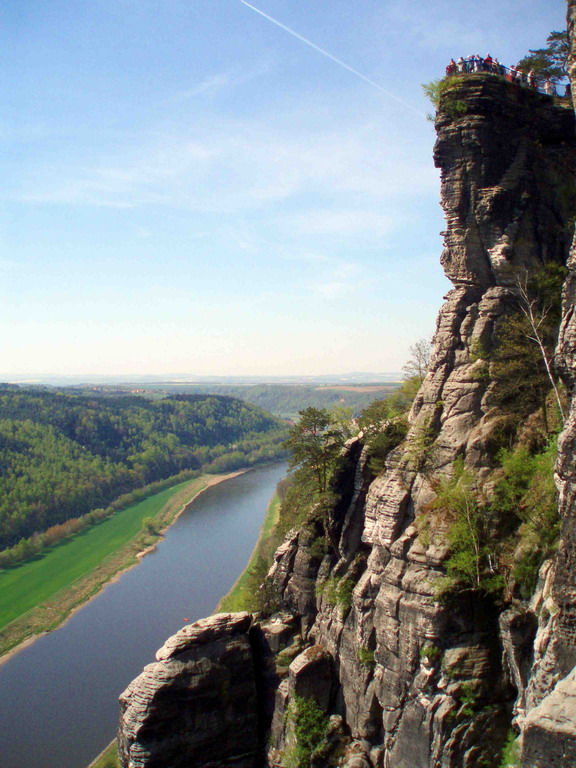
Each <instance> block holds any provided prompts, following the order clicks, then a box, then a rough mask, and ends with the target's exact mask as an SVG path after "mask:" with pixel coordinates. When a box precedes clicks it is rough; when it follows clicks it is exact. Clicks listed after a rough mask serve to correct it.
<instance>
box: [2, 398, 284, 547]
mask: <svg viewBox="0 0 576 768" xmlns="http://www.w3.org/2000/svg"><path fill="white" fill-rule="evenodd" d="M285 437H286V431H285V425H284V424H283V423H282V422H281V421H279V420H278V419H275V418H273V417H272V416H270V415H269V414H266V413H264V411H262V410H261V409H260V408H257V407H255V406H253V405H250V404H248V403H245V402H242V401H240V400H237V399H235V398H232V397H224V396H214V395H175V396H173V397H170V398H165V399H162V400H155V401H152V400H148V399H145V398H142V397H135V396H123V397H90V396H86V395H77V394H65V393H62V392H46V391H34V390H25V389H20V388H18V387H15V386H10V385H2V386H0V549H3V548H5V547H10V546H13V545H14V544H15V543H17V542H18V540H19V539H21V538H23V537H29V536H31V535H32V534H33V533H35V532H40V531H44V530H46V529H47V528H49V527H50V526H54V525H57V524H59V523H62V522H63V521H65V520H68V519H70V518H76V517H79V516H80V515H83V514H85V513H87V512H89V511H90V510H92V509H95V508H98V507H103V506H106V505H107V504H109V503H110V502H111V501H112V500H113V499H115V498H117V497H118V496H120V495H121V494H124V493H127V492H129V491H131V490H133V489H135V488H140V487H142V486H144V485H147V484H149V483H152V482H154V481H158V480H161V479H163V478H167V477H170V476H172V475H176V474H177V473H179V472H181V471H182V470H189V469H200V468H202V469H205V470H207V471H213V472H220V471H227V470H229V469H235V468H238V467H240V466H246V465H249V464H254V463H257V462H259V461H266V460H268V459H271V458H274V457H276V456H278V455H279V454H280V453H281V452H282V450H283V449H282V447H281V443H282V441H283V440H284V439H285Z"/></svg>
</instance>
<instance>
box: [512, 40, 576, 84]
mask: <svg viewBox="0 0 576 768" xmlns="http://www.w3.org/2000/svg"><path fill="white" fill-rule="evenodd" d="M546 43H547V46H546V47H545V48H537V49H536V50H530V55H529V56H525V57H524V58H523V59H522V61H520V62H519V64H518V66H519V67H520V69H521V70H523V71H524V72H529V71H530V70H532V71H533V72H534V74H535V75H536V77H538V78H548V79H550V80H552V81H553V82H555V83H557V82H558V81H560V80H562V79H564V78H565V77H567V74H568V71H567V66H568V52H569V45H568V32H567V31H566V30H564V31H563V32H551V33H550V34H549V35H548V37H547V38H546Z"/></svg>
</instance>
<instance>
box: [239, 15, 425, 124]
mask: <svg viewBox="0 0 576 768" xmlns="http://www.w3.org/2000/svg"><path fill="white" fill-rule="evenodd" d="M240 2H241V3H242V5H246V6H247V7H248V8H251V9H252V10H253V11H255V12H256V13H259V14H260V16H263V17H264V18H265V19H268V21H271V22H272V24H275V25H276V26H277V27H280V29H283V30H284V31H285V32H288V34H289V35H292V37H295V38H296V39H297V40H300V42H302V43H305V44H306V45H309V46H310V48H314V50H315V51H318V53H321V54H322V56H326V58H328V59H330V60H331V61H334V62H335V63H336V64H339V65H340V66H341V67H344V69H347V70H348V72H352V74H353V75H356V77H359V78H360V79H361V80H364V82H365V83H368V84H369V85H372V86H374V88H377V89H378V90H379V91H381V92H382V93H385V94H386V96H389V97H390V98H391V99H394V101H397V102H398V103H399V104H402V106H404V107H406V108H407V109H411V110H412V112H416V114H418V115H420V116H421V117H425V115H424V113H423V112H420V110H419V109H416V107H413V106H412V104H409V103H408V102H407V101H404V100H403V99H401V98H400V97H399V96H396V94H394V93H391V92H390V91H388V90H387V89H386V88H383V87H382V86H381V85H380V84H379V83H376V82H374V80H370V78H369V77H366V75H363V74H362V72H358V70H357V69H354V68H353V67H351V66H350V65H349V64H346V62H345V61H341V60H340V59H337V58H336V56H333V55H332V54H331V53H329V52H328V51H325V50H324V48H320V46H319V45H316V44H315V43H313V42H312V41H311V40H308V39H307V38H305V37H302V35H299V34H298V32H295V31H294V30H293V29H290V27H287V26H286V25H285V24H282V23H281V22H280V21H277V20H276V19H273V18H272V16H268V14H267V13H264V11H261V10H259V9H258V8H255V7H254V6H253V5H250V3H247V2H246V0H240Z"/></svg>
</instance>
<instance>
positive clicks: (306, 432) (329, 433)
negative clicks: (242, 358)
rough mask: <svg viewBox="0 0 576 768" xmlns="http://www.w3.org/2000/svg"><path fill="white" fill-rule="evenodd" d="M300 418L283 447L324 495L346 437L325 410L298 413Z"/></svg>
mask: <svg viewBox="0 0 576 768" xmlns="http://www.w3.org/2000/svg"><path fill="white" fill-rule="evenodd" d="M299 416H300V418H299V420H298V422H297V423H296V424H295V425H294V426H293V427H291V429H290V437H289V438H288V440H286V442H285V443H284V447H285V448H287V449H288V450H289V451H291V453H292V458H291V460H290V465H291V467H292V468H294V467H300V468H301V469H302V470H304V472H305V473H306V474H308V475H309V476H310V477H312V478H313V480H314V484H315V487H316V490H317V491H318V493H319V494H323V493H326V490H327V488H328V480H329V479H330V473H331V471H332V469H333V468H334V465H335V463H336V459H337V458H338V454H339V453H340V449H341V447H342V443H343V440H344V437H345V436H344V433H343V430H342V427H341V426H340V425H338V424H336V423H335V421H334V419H333V418H332V416H331V415H330V413H329V412H328V411H327V410H326V409H324V408H313V407H310V408H306V409H305V410H303V411H299Z"/></svg>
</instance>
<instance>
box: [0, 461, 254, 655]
mask: <svg viewBox="0 0 576 768" xmlns="http://www.w3.org/2000/svg"><path fill="white" fill-rule="evenodd" d="M246 471H248V469H244V470H239V471H237V472H230V473H226V474H222V475H202V476H200V477H198V478H194V479H193V480H189V481H186V482H184V483H180V484H178V485H176V486H173V487H172V488H167V489H165V490H163V491H161V492H160V493H158V494H154V495H153V496H150V497H148V498H147V499H144V500H143V501H141V502H138V503H136V504H133V505H131V506H130V507H127V508H126V509H124V510H121V511H120V512H117V513H116V514H115V515H114V516H113V517H111V518H109V519H107V520H105V521H103V522H102V523H100V524H99V525H96V526H93V527H92V528H90V529H88V530H86V531H83V532H82V533H80V534H78V535H77V536H75V537H74V538H72V539H70V540H69V541H66V542H63V543H61V544H59V545H57V546H56V547H54V548H53V549H52V550H51V551H49V552H47V553H46V554H44V555H42V556H39V557H37V558H35V559H34V560H32V561H30V562H27V563H23V564H22V565H20V566H16V567H14V568H11V569H8V570H6V571H4V572H2V573H0V615H2V617H3V619H4V625H3V626H2V628H1V629H0V663H2V662H4V661H6V660H7V659H8V658H10V657H11V656H12V655H13V654H14V653H16V652H18V651H19V650H21V649H22V648H23V647H25V646H26V645H29V644H30V643H31V642H33V641H34V640H35V639H36V638H37V637H38V636H40V635H42V634H44V633H46V632H50V631H52V630H54V629H56V627H58V626H60V625H61V624H63V623H64V622H65V621H66V620H67V619H68V618H69V617H70V616H71V615H73V613H75V612H76V611H77V610H78V609H79V608H80V607H82V606H83V605H84V604H85V603H86V602H87V601H89V600H91V599H93V598H94V597H95V596H96V595H98V594H99V593H100V592H101V591H102V590H103V589H104V588H105V587H106V586H107V585H108V584H110V583H111V582H112V581H114V580H115V579H117V578H118V577H119V576H120V575H121V574H122V573H123V572H124V571H126V570H128V569H129V568H132V567H133V566H134V565H136V564H137V563H138V562H139V558H141V557H142V556H143V555H144V554H146V553H147V552H150V551H151V550H153V549H154V547H155V546H156V544H157V542H158V541H159V540H160V538H161V537H162V536H163V534H164V532H165V531H166V530H167V529H168V528H169V527H170V526H171V525H172V524H173V523H174V521H175V520H176V519H177V518H178V517H179V516H180V515H181V514H182V512H183V511H184V510H185V509H186V508H187V507H188V506H189V504H190V503H191V502H192V501H194V500H195V499H196V498H197V497H198V496H199V495H200V494H201V493H203V491H205V490H206V489H207V488H209V487H210V486H212V485H215V484H217V483H221V482H223V481H225V480H228V479H230V478H232V477H236V476H237V475H240V474H242V473H243V472H246ZM148 519H151V522H152V529H151V526H150V525H148V526H147V528H146V529H143V527H142V526H143V521H144V520H146V521H148Z"/></svg>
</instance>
